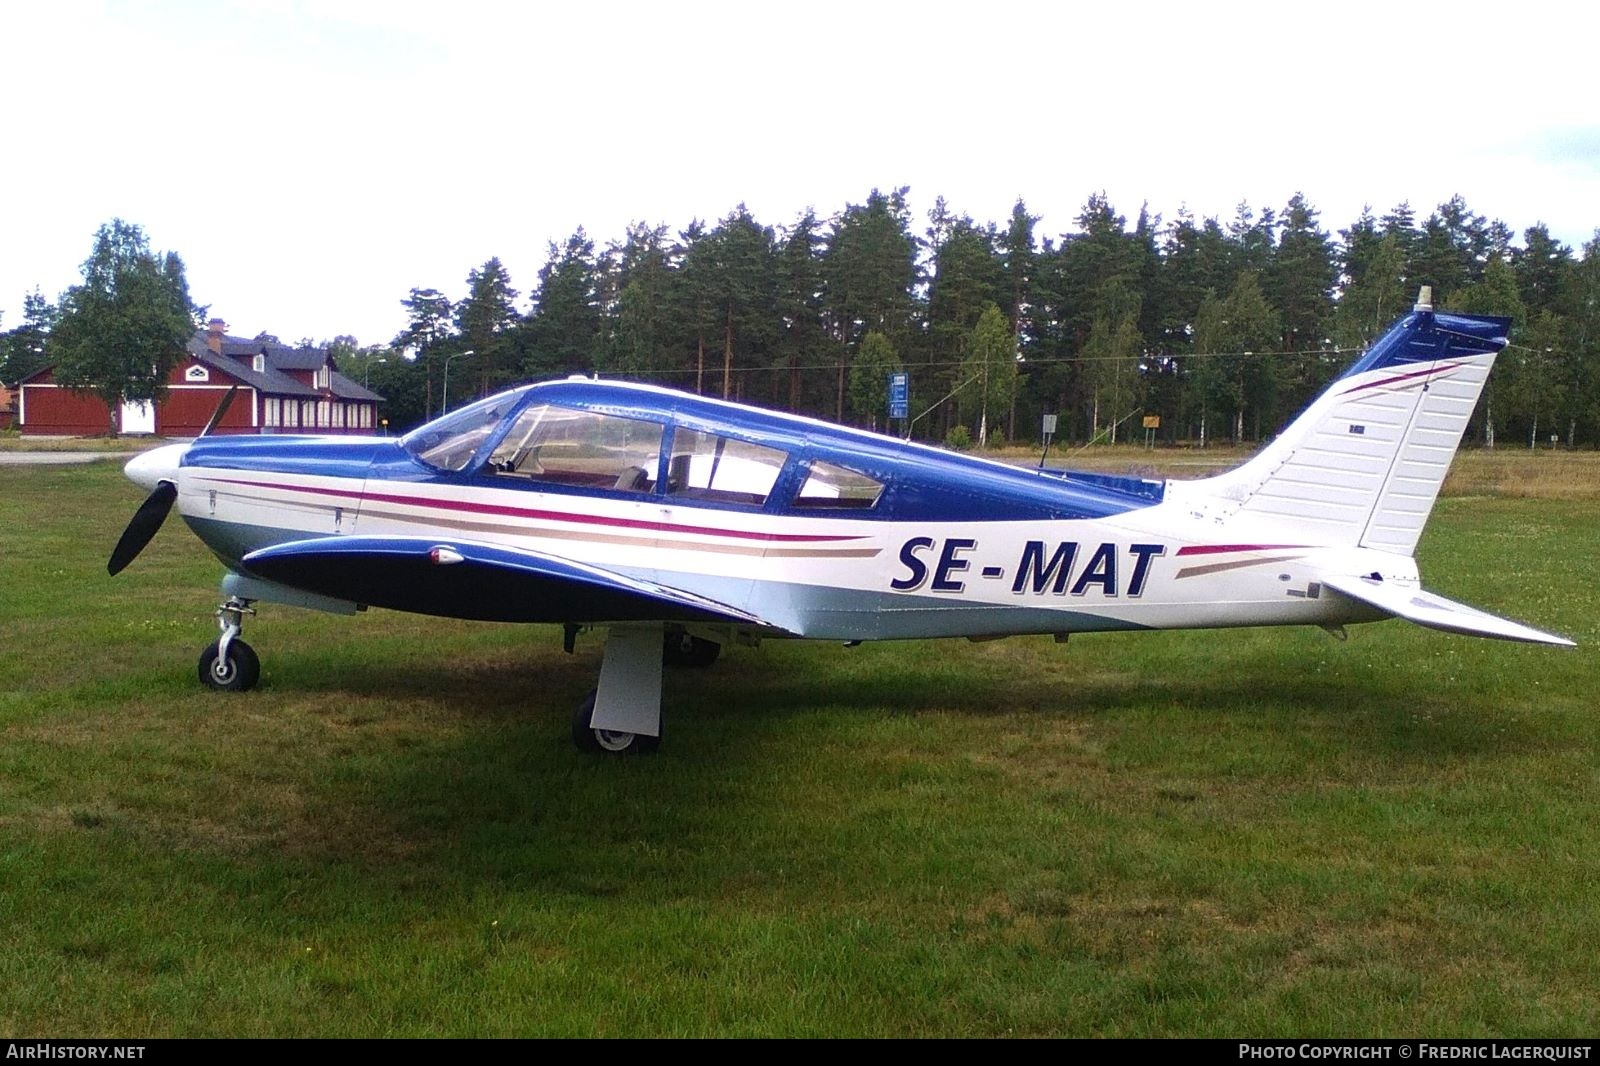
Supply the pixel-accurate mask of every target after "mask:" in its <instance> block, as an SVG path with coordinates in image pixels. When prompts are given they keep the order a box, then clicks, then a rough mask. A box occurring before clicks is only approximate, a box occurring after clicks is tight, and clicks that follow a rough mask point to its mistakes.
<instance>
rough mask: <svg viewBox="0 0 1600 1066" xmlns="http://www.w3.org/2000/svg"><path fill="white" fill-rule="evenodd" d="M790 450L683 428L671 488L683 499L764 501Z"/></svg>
mask: <svg viewBox="0 0 1600 1066" xmlns="http://www.w3.org/2000/svg"><path fill="white" fill-rule="evenodd" d="M788 458H789V454H788V453H787V452H782V451H779V450H778V449H776V448H768V447H766V446H765V445H761V444H750V443H748V442H746V441H742V440H735V439H733V438H732V437H719V436H717V435H716V434H713V433H702V432H701V431H699V430H694V429H685V428H683V427H681V426H680V427H679V428H678V429H677V430H676V431H675V432H674V433H673V434H672V461H671V462H670V463H669V464H668V465H667V492H668V494H669V495H672V496H677V497H680V498H682V499H691V500H709V501H712V502H715V503H743V504H751V505H754V506H759V505H761V504H764V503H766V502H767V497H768V496H769V495H771V493H772V486H773V485H774V484H776V483H777V480H778V475H779V474H780V473H781V472H782V471H783V464H784V463H785V462H787V461H788Z"/></svg>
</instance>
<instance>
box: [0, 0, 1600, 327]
mask: <svg viewBox="0 0 1600 1066" xmlns="http://www.w3.org/2000/svg"><path fill="white" fill-rule="evenodd" d="M1597 29H1600V15H1597V14H1596V10H1595V9H1592V8H1588V7H1587V5H1584V4H1565V3H1564V4H1561V5H1557V4H1546V3H1541V2H1529V0H1519V2H1518V3H1514V4H1506V3H1503V2H1502V3H1496V4H1481V5H1479V4H1473V3H1461V2H1455V3H1446V4H1441V3H1427V4H1421V3H1418V4H1412V3H1407V2H1403V0H1389V2H1387V3H1366V2H1343V3H1339V4H1316V5H1311V4H1296V3H1263V4H1248V3H1222V2H1212V3H1184V4H1171V5H1168V4H1138V3H1096V4H1086V5H1079V4H1075V3H1063V2H1055V3H1013V2H1010V0H969V2H966V3H936V2H928V0H921V2H915V3H888V2H875V0H853V2H846V3H833V2H806V3H790V4H779V3H758V2H747V3H700V2H693V0H663V2H658V3H653V4H650V3H638V4H635V3H629V2H622V0H612V2H609V3H598V4H585V5H580V4H575V3H567V2H563V3H548V4H547V3H534V2H531V0H522V2H510V0H506V2H499V3H492V2H471V0H449V2H437V0H435V2H429V3H421V2H410V0H373V2H364V0H350V2H334V0H326V2H301V3H292V2H272V0H231V2H229V0H207V2H192V3H188V2H170V3H157V2H145V3H120V2H109V0H105V2H98V3H94V2H74V0H49V2H44V0H40V2H36V3H23V2H19V0H0V42H4V45H5V47H4V48H3V49H0V100H3V101H4V102H5V104H6V112H5V120H6V121H5V127H4V128H5V129H6V131H7V137H6V139H5V142H4V145H5V146H4V149H3V151H0V313H3V317H0V328H3V329H9V328H11V327H13V326H15V325H17V324H18V323H19V321H20V318H21V309H22V298H23V295H24V294H25V293H27V292H30V291H32V289H33V288H34V286H38V287H39V288H40V289H41V290H42V291H43V292H44V294H45V295H46V296H48V297H50V298H51V299H52V300H53V299H55V298H56V296H58V295H59V294H60V292H61V291H62V290H64V289H65V288H66V287H68V286H69V285H72V284H74V283H75V282H77V281H78V280H79V275H78V267H79V265H80V264H81V262H82V261H83V260H84V258H86V257H87V255H88V253H89V250H90V245H91V242H92V239H93V235H94V232H95V230H96V228H98V227H99V226H100V225H101V224H102V223H104V222H106V221H108V220H109V219H111V218H113V217H121V218H124V219H127V220H128V221H131V222H136V223H138V224H139V225H141V226H143V227H144V229H145V231H146V233H148V235H149V236H150V239H151V242H152V244H153V245H154V246H155V247H156V248H157V249H162V250H172V251H176V252H179V253H180V254H181V255H182V256H183V258H184V261H185V263H186V264H187V267H188V277H189V285H190V290H191V294H192V296H193V297H194V299H195V301H196V302H197V303H201V304H209V305H210V306H211V309H212V312H213V313H214V314H217V315H220V316H221V317H223V318H224V319H226V320H227V321H228V322H229V323H230V326H231V331H232V332H234V333H237V334H243V335H246V336H253V335H254V334H256V333H258V332H261V331H263V330H265V331H268V332H271V333H275V334H277V335H278V336H280V337H282V338H283V339H284V340H289V341H292V340H298V339H300V338H301V337H312V338H315V339H329V338H331V337H333V336H335V335H336V334H340V333H352V334H354V335H355V336H356V337H357V338H358V339H359V340H360V341H361V342H362V343H366V344H371V343H381V342H384V341H387V340H388V339H390V338H391V337H392V336H393V335H394V334H395V333H396V332H397V331H398V330H399V329H400V327H401V326H402V325H403V324H404V322H405V315H404V312H403V310H402V308H401V307H400V302H399V301H400V300H401V299H402V298H404V297H405V296H406V294H407V292H408V291H409V290H410V289H411V288H412V287H414V286H416V287H428V286H432V287H435V288H438V289H440V290H442V291H443V292H445V293H446V294H447V295H449V296H451V297H452V298H455V297H459V296H460V295H462V293H463V292H464V291H465V278H466V275H467V272H468V271H469V270H470V269H472V268H473V267H475V266H477V265H479V264H481V263H482V262H483V261H484V260H486V259H488V258H489V257H490V256H499V257H500V258H501V260H502V261H503V262H504V263H505V264H506V266H507V268H508V269H509V270H510V272H511V276H512V282H513V284H514V285H515V286H516V287H517V289H518V290H519V291H520V292H521V293H523V294H524V297H525V295H526V293H527V291H528V289H529V288H531V287H532V285H533V284H534V282H535V280H536V279H535V275H536V273H537V271H538V269H539V267H540V266H541V265H542V263H543V262H544V259H545V254H546V246H547V244H548V243H549V242H550V241H552V240H556V241H560V240H563V239H564V238H565V237H566V236H567V235H568V234H570V233H571V232H572V231H573V230H574V229H575V228H576V227H577V226H579V225H582V226H584V227H586V229H587V231H588V233H589V235H590V236H591V237H593V238H594V239H595V240H596V243H597V244H602V245H603V244H604V243H605V242H606V241H607V240H610V239H613V238H621V237H622V235H623V233H624V230H625V227H626V226H627V225H628V223H629V222H630V221H634V220H640V221H647V222H652V223H657V222H665V223H667V224H669V225H670V226H671V227H672V228H673V229H674V230H677V229H680V228H682V227H683V226H684V225H685V224H687V223H688V222H689V220H690V219H692V218H701V219H706V220H708V221H713V222H714V221H715V220H716V219H718V218H720V217H722V216H725V215H726V214H728V212H729V211H730V210H731V209H732V208H733V207H734V206H735V205H736V204H738V203H739V202H741V201H743V202H744V203H746V204H747V205H748V206H749V208H750V210H751V211H752V212H753V213H754V214H755V216H756V218H757V219H759V220H760V221H761V222H762V223H764V224H767V225H774V226H779V225H784V224H787V223H790V222H792V221H793V220H794V218H795V217H796V216H797V215H798V214H799V213H800V212H801V211H803V210H804V209H805V208H806V207H807V206H812V207H815V208H816V210H817V212H818V214H819V215H822V216H827V215H831V214H833V213H835V212H837V211H838V210H840V209H841V208H842V207H844V205H845V204H847V203H852V202H854V203H860V202H862V201H863V200H864V199H865V198H866V196H867V194H868V192H869V191H870V190H871V189H872V188H874V187H878V188H884V189H888V188H891V187H895V186H900V185H909V186H910V187H911V204H912V208H913V210H914V212H915V214H916V230H917V232H918V233H920V232H921V230H922V229H923V227H924V225H925V216H926V212H927V210H928V208H929V207H931V206H932V203H933V200H934V197H935V196H938V195H943V196H944V197H945V198H946V200H947V201H949V203H950V205H951V207H952V208H953V209H954V210H956V211H957V212H965V213H967V214H970V215H972V216H973V217H974V218H975V219H977V220H979V221H980V222H983V221H995V222H1003V221H1004V220H1005V218H1006V217H1008V216H1009V214H1010V211H1011V206H1012V204H1013V203H1014V202H1015V201H1016V199H1017V197H1018V196H1021V197H1023V198H1024V199H1025V200H1026V201H1027V204H1028V206H1029V208H1030V209H1031V210H1032V211H1033V213H1034V214H1038V215H1042V216H1043V220H1042V222H1041V223H1040V225H1039V227H1038V228H1037V230H1036V232H1037V233H1038V234H1039V235H1040V236H1046V235H1055V234H1059V233H1062V232H1065V231H1070V230H1071V229H1072V228H1073V218H1074V216H1075V215H1076V214H1077V213H1078V211H1079V209H1080V208H1081V206H1082V205H1083V202H1084V201H1085V199H1086V198H1087V197H1088V196H1089V194H1090V193H1092V192H1095V191H1097V190H1104V191H1105V192H1106V193H1107V194H1108V195H1109V196H1110V198H1111V202H1112V204H1113V205H1114V206H1115V207H1116V208H1117V210H1118V211H1119V212H1121V213H1123V214H1125V215H1127V216H1128V217H1129V219H1130V221H1131V220H1132V219H1133V218H1134V217H1135V216H1136V215H1137V213H1138V211H1139V206H1140V204H1141V203H1144V202H1148V204H1149V205H1150V209H1151V211H1152V212H1155V213H1159V214H1162V215H1163V216H1165V217H1166V218H1167V219H1171V218H1172V217H1173V216H1174V215H1175V214H1176V213H1177V211H1178V209H1179V208H1180V207H1181V206H1187V207H1188V208H1189V210H1191V211H1192V212H1194V213H1195V214H1196V215H1198V216H1206V215H1218V216H1221V217H1222V218H1223V219H1224V220H1226V219H1227V218H1229V217H1231V216H1232V215H1233V212H1234V206H1235V205H1236V204H1237V203H1238V202H1239V201H1240V200H1248V201H1249V202H1250V203H1251V204H1252V205H1253V206H1254V207H1256V208H1257V209H1258V210H1259V209H1260V208H1261V207H1272V208H1274V209H1277V208H1281V207H1282V206H1283V204H1284V203H1285V202H1286V201H1287V200H1288V199H1289V197H1290V196H1292V195H1293V194H1294V193H1295V192H1296V191H1300V192H1303V193H1304V194H1305V195H1306V196H1307V197H1308V198H1309V199H1310V201H1311V203H1312V204H1313V205H1314V206H1315V207H1317V208H1318V209H1319V210H1320V211H1321V213H1322V223H1323V226H1324V228H1326V229H1328V230H1330V231H1336V230H1338V229H1339V228H1341V227H1343V226H1346V225H1348V224H1349V222H1351V221H1352V220H1353V219H1354V218H1355V217H1356V215H1357V214H1358V213H1359V212H1360V210H1361V208H1362V206H1363V204H1371V205H1372V206H1373V208H1374V210H1375V211H1376V212H1377V213H1378V214H1382V213H1383V212H1384V211H1386V210H1387V209H1388V208H1390V207H1392V206H1393V205H1395V204H1397V203H1399V202H1400V201H1402V200H1406V201H1409V202H1410V203H1411V205H1412V206H1413V207H1414V208H1415V209H1416V210H1417V213H1418V216H1419V217H1426V215H1427V214H1428V213H1429V212H1430V211H1431V210H1432V209H1433V208H1434V207H1435V206H1436V205H1438V204H1439V203H1441V202H1442V201H1444V200H1447V199H1449V198H1450V197H1451V196H1452V195H1454V194H1457V193H1459V194H1461V195H1462V196H1464V197H1465V198H1466V201H1467V204H1468V205H1469V206H1470V207H1471V208H1472V209H1473V210H1474V211H1476V212H1479V213H1481V214H1485V215H1488V216H1489V217H1491V218H1499V219H1502V220H1504V221H1505V222H1506V223H1507V224H1509V225H1510V226H1511V227H1512V228H1513V229H1514V230H1515V231H1516V232H1517V234H1518V239H1519V241H1520V235H1521V232H1522V230H1523V229H1524V228H1526V227H1527V226H1529V225H1532V224H1533V223H1535V222H1541V221H1542V222H1544V223H1545V224H1547V225H1548V226H1549V227H1550V228H1551V231H1552V232H1553V233H1554V234H1555V236H1556V237H1557V238H1558V239H1560V240H1562V241H1564V242H1566V243H1568V244H1569V245H1571V246H1573V247H1574V248H1575V249H1576V248H1578V247H1580V246H1581V245H1582V244H1583V243H1584V242H1585V241H1587V240H1588V239H1589V238H1590V237H1591V236H1592V234H1593V233H1594V230H1595V228H1596V227H1597V226H1600V102H1597V101H1600V93H1597V92H1596V90H1595V86H1594V78H1595V73H1594V69H1595V59H1594V55H1595V52H1594V47H1595V41H1596V38H1597V34H1596V30H1597ZM519 303H520V304H521V305H522V306H524V307H525V306H526V300H525V299H523V300H520V301H519Z"/></svg>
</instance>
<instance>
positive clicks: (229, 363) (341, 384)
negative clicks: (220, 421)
mask: <svg viewBox="0 0 1600 1066" xmlns="http://www.w3.org/2000/svg"><path fill="white" fill-rule="evenodd" d="M207 336H208V334H207V331H206V330H203V329H202V330H197V331H196V332H195V335H194V336H193V337H191V338H190V339H189V344H188V350H189V354H190V355H192V356H194V358H195V360H196V361H198V362H200V363H203V364H205V365H206V366H209V367H214V368H215V369H217V370H221V371H223V372H224V373H226V374H229V375H231V376H233V377H234V378H236V379H238V380H239V381H242V382H243V383H245V384H246V385H251V386H253V387H255V388H257V389H260V390H261V391H262V392H264V393H273V394H277V395H280V396H304V397H308V398H309V397H316V396H320V395H322V392H321V390H319V389H315V388H312V387H311V386H310V385H305V384H302V383H301V382H299V381H297V380H295V379H294V378H293V377H292V376H290V375H289V374H287V373H285V371H289V370H321V369H322V368H323V367H324V366H326V367H328V368H329V369H330V370H332V371H333V372H332V373H331V374H330V375H329V391H330V392H332V393H333V394H334V395H335V396H337V397H338V398H339V399H341V400H368V401H371V402H373V403H381V402H382V400H383V397H382V396H381V395H379V394H378V393H376V392H373V391H372V390H371V389H369V388H366V387H365V386H363V385H359V384H357V383H356V382H354V381H351V380H350V379H349V378H347V377H345V376H344V375H343V374H341V373H339V371H338V370H337V369H335V368H334V364H333V357H332V356H331V355H329V354H328V350H327V349H326V348H311V347H305V348H291V347H290V346H289V345H287V344H284V343H283V342H281V341H275V340H267V339H265V338H261V339H254V340H252V339H250V338H246V337H226V336H225V337H223V338H222V354H221V355H217V354H216V353H215V352H213V351H212V350H211V348H210V346H209V345H207V344H206V339H207ZM257 355H260V356H264V357H265V358H264V360H263V361H264V363H265V364H266V368H265V369H264V370H260V371H258V370H255V369H254V368H253V367H252V365H251V363H250V362H246V361H245V360H246V358H250V359H253V357H254V356H257Z"/></svg>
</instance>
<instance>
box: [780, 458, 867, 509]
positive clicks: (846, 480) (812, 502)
mask: <svg viewBox="0 0 1600 1066" xmlns="http://www.w3.org/2000/svg"><path fill="white" fill-rule="evenodd" d="M882 495H883V482H881V481H878V480H877V479H876V478H870V477H868V476H867V475H865V474H858V473H856V472H855V471H854V470H846V469H845V468H844V467H842V466H834V465H833V464H832V463H823V462H813V463H812V464H811V470H810V472H809V473H808V474H807V475H806V481H805V484H804V485H801V486H800V491H799V492H798V493H796V494H795V498H794V505H795V506H796V507H827V508H833V509H838V510H850V509H856V510H866V509H867V508H869V507H873V506H875V505H876V504H877V502H878V498H879V497H880V496H882Z"/></svg>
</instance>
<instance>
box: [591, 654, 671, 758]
mask: <svg viewBox="0 0 1600 1066" xmlns="http://www.w3.org/2000/svg"><path fill="white" fill-rule="evenodd" d="M662 638H663V627H662V626H661V624H660V623H657V624H655V625H624V626H612V627H611V631H610V632H609V633H608V634H607V635H606V650H605V658H604V659H602V660H601V663H600V687H599V688H598V689H596V690H595V691H594V692H591V693H590V694H589V697H588V698H587V699H586V700H584V701H583V702H582V703H581V704H579V705H578V710H577V712H576V713H575V714H574V715H573V716H572V740H573V743H575V744H577V745H578V747H579V748H580V749H581V750H583V751H603V752H609V753H612V754H616V755H622V754H626V753H629V752H641V753H643V752H652V751H655V750H656V749H657V748H658V747H660V746H661V646H662V645H661V642H662Z"/></svg>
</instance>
